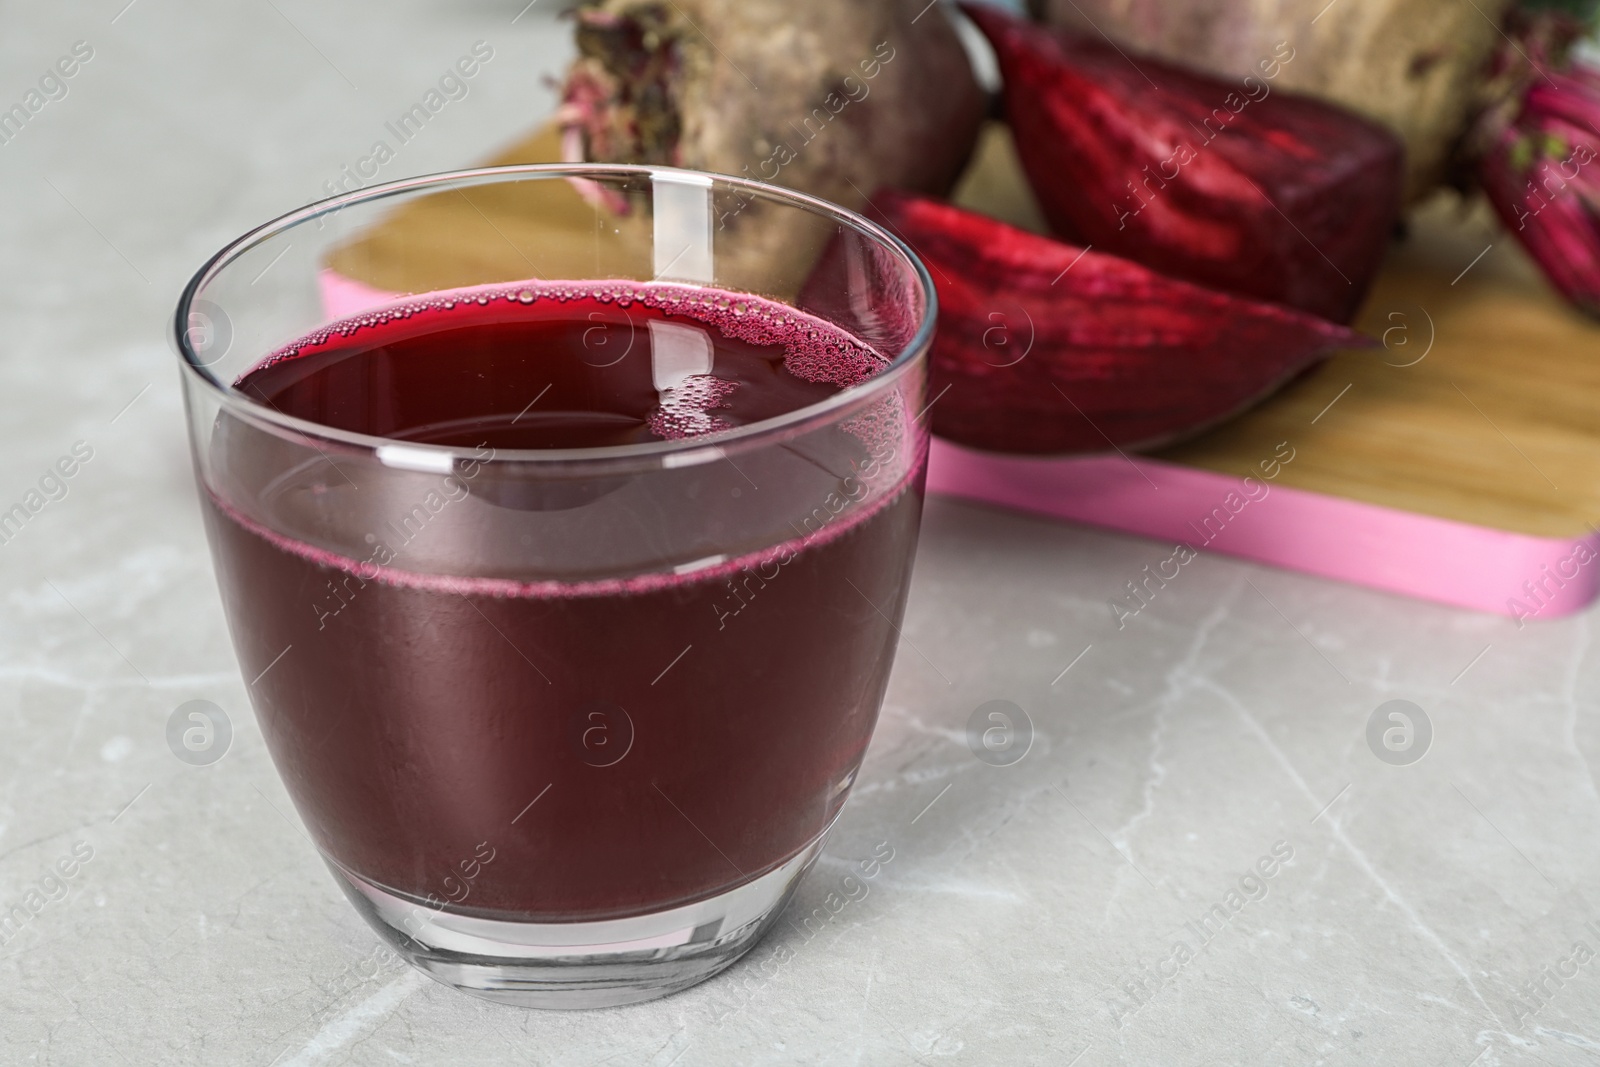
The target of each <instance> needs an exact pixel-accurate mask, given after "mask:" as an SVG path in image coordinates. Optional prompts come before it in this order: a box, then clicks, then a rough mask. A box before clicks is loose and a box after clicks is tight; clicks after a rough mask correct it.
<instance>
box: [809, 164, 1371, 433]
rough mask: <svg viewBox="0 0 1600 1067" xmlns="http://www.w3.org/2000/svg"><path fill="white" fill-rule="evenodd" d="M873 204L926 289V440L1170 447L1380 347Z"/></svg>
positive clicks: (995, 230)
mask: <svg viewBox="0 0 1600 1067" xmlns="http://www.w3.org/2000/svg"><path fill="white" fill-rule="evenodd" d="M873 206H874V208H875V214H876V216H877V218H878V220H879V221H880V222H883V223H884V224H886V225H887V226H889V227H890V228H891V229H892V230H893V231H894V232H895V233H897V234H899V235H900V236H901V237H902V238H903V239H904V240H905V241H906V243H907V244H909V245H910V246H911V247H912V248H913V249H914V250H915V251H916V252H917V254H918V255H920V256H921V257H922V259H923V261H924V262H926V263H927V265H928V270H929V272H930V273H931V274H932V275H933V280H934V285H935V287H936V288H937V289H938V293H939V321H938V333H937V335H936V337H935V340H934V344H933V356H932V383H931V388H932V394H931V395H932V396H933V397H934V398H935V399H934V403H933V407H932V409H931V414H932V418H933V429H934V432H935V433H937V434H939V435H940V436H941V437H945V438H948V439H949V440H952V441H955V442H958V443H960V444H965V445H971V446H973V447H975V448H983V449H989V450H992V451H997V452H1030V453H1067V452H1091V451H1107V450H1109V449H1111V448H1112V447H1119V448H1141V447H1148V446H1154V445H1159V444H1165V443H1167V442H1170V441H1173V440H1175V439H1177V438H1180V437H1183V436H1185V435H1188V434H1191V433H1194V432H1196V431H1198V430H1201V429H1204V428H1205V427H1207V426H1210V425H1212V424H1214V423H1216V422H1218V421H1220V420H1222V419H1225V418H1227V417H1228V416H1229V415H1233V414H1235V413H1237V412H1238V411H1240V410H1242V409H1243V408H1246V407H1248V406H1250V405H1251V404H1252V403H1254V402H1255V401H1257V400H1259V399H1261V398H1262V397H1264V396H1265V395H1267V394H1268V393H1270V392H1272V391H1273V390H1274V389H1275V388H1277V387H1278V386H1279V385H1281V384H1282V383H1283V382H1285V381H1286V380H1288V379H1289V378H1292V377H1294V376H1295V375H1296V374H1298V373H1299V372H1300V371H1302V370H1304V369H1305V368H1306V367H1308V366H1310V365H1311V364H1313V363H1315V362H1317V360H1319V359H1321V358H1322V357H1323V356H1325V355H1326V354H1328V352H1329V351H1330V350H1332V349H1336V348H1354V347H1362V346H1366V345H1368V344H1370V343H1371V342H1370V341H1368V339H1367V338H1365V337H1363V336H1362V335H1361V334H1358V333H1356V332H1355V331H1353V330H1351V329H1349V328H1347V327H1344V326H1339V325H1336V324H1334V323H1331V322H1326V321H1324V320H1322V319H1318V318H1315V317H1314V316H1311V315H1307V314H1305V313H1304V312H1300V311H1295V310H1293V309H1291V308H1285V307H1282V306H1279V305H1276V304H1266V303H1260V302H1257V301H1253V300H1246V299H1242V298H1240V297H1235V296H1230V295H1228V294H1226V293H1219V292H1216V291H1214V290H1210V289H1203V288H1201V287H1200V286H1197V285H1193V284H1190V283H1189V282H1185V281H1180V280H1178V279H1175V278H1167V277H1164V276H1163V275H1161V274H1158V273H1156V272H1155V271H1152V270H1150V269H1148V268H1146V267H1143V266H1140V265H1139V264H1137V263H1133V262H1130V261H1128V260H1125V259H1120V258H1118V257H1116V256H1111V255H1105V254H1103V253H1100V252H1092V251H1085V250H1084V249H1081V248H1077V247H1074V246H1073V245H1068V244H1063V243H1061V242H1059V241H1054V240H1051V239H1050V238H1047V237H1040V236H1037V235H1035V234H1031V233H1028V232H1026V231H1025V230H1019V229H1016V228H1014V227H1012V226H1008V225H1006V224H1005V223H1003V222H999V221H997V220H995V219H991V218H988V217H987V216H984V215H978V214H974V213H972V212H970V211H966V210H963V209H961V208H958V207H954V206H951V205H949V204H946V203H942V202H939V201H935V200H929V199H925V198H922V197H917V196H913V195H910V194H906V193H898V192H894V191H889V190H885V191H882V192H880V193H878V194H876V195H875V196H874V197H873ZM802 300H803V301H804V300H805V294H802ZM822 303H824V304H825V303H826V299H825V297H824V299H823V301H822ZM820 310H825V309H820Z"/></svg>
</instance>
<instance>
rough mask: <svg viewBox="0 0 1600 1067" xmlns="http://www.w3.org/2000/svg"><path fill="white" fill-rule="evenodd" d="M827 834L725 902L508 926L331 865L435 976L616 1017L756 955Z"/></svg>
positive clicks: (383, 931)
mask: <svg viewBox="0 0 1600 1067" xmlns="http://www.w3.org/2000/svg"><path fill="white" fill-rule="evenodd" d="M826 836H827V835H826V833H825V832H824V833H823V834H819V835H817V837H816V838H815V839H814V840H813V841H812V842H811V843H810V844H809V845H807V846H806V847H805V848H803V849H801V850H800V851H799V852H798V853H796V854H795V855H794V856H793V857H791V858H790V859H789V860H788V861H787V862H785V863H784V864H783V865H782V866H780V867H777V868H775V869H773V870H771V871H768V872H767V873H766V874H764V875H762V876H761V877H759V878H756V879H755V880H753V881H750V882H746V883H745V884H744V885H741V886H739V887H737V888H735V889H730V890H728V891H727V892H725V893H721V894H718V895H717V896H714V897H710V898H707V899H705V900H699V901H696V902H694V903H693V904H685V905H683V906H681V907H677V908H671V909H669V910H667V911H661V912H656V913H654V914H651V915H635V916H632V917H629V918H626V919H607V920H603V921H599V922H568V923H531V922H504V921H500V920H497V919H480V918H476V917H474V916H469V915H460V914H457V913H454V912H451V911H448V910H446V911H434V910H433V909H432V908H431V907H428V906H427V905H424V904H419V903H417V902H416V901H413V900H408V899H406V898H404V897H400V896H396V895H395V894H393V893H391V892H389V891H387V890H385V889H381V888H379V887H378V886H375V885H373V884H372V883H370V882H367V881H365V880H363V879H361V878H359V877H357V876H356V875H353V874H351V873H350V872H349V871H347V870H345V869H344V868H342V867H340V866H339V865H338V864H337V863H333V862H331V861H330V862H329V863H328V867H329V869H330V870H332V871H333V876H334V879H335V880H336V881H337V882H338V883H339V885H340V888H342V889H343V890H344V892H345V895H346V896H348V897H349V898H350V901H351V903H353V904H354V905H355V906H356V910H357V911H359V912H360V913H361V914H362V916H363V917H364V918H365V919H366V920H367V922H368V923H370V924H371V925H372V927H373V929H375V930H377V931H378V933H379V934H380V935H381V936H382V937H383V939H384V940H385V941H387V942H388V943H389V944H390V945H391V946H393V948H394V950H395V951H396V952H397V953H399V954H400V956H401V957H402V958H403V959H405V960H406V961H408V962H409V963H410V964H411V965H412V966H414V967H416V968H417V969H418V970H420V971H422V972H423V973H424V974H426V975H428V977H430V978H433V979H435V980H437V981H439V982H443V983H444V984H445V985H447V986H450V987H452V988H454V989H459V990H461V991H462V992H463V993H470V994H472V995H473V996H476V997H483V998H484V999H486V1000H493V1001H497V1002H499V1003H501V1004H512V1005H516V1006H518V1007H525V1008H610V1007H615V1006H617V1005H620V1004H636V1003H638V1002H640V1001H644V1000H654V999H655V998H656V997H664V996H666V995H668V994H669V993H676V992H678V991H679V990H681V989H687V988H689V987H690V986H692V985H694V984H695V983H696V982H702V981H704V980H705V979H707V978H710V977H711V976H712V975H714V974H716V973H717V972H718V971H721V970H722V969H723V968H725V967H727V966H729V965H730V964H732V963H733V962H734V961H735V960H737V959H738V958H739V957H740V956H742V955H744V954H745V953H746V952H748V951H749V950H750V949H751V948H752V947H753V946H754V945H755V943H756V942H757V941H759V940H760V939H761V935H762V934H764V933H766V931H767V928H768V927H770V926H771V925H772V923H773V921H774V920H775V919H776V918H777V917H778V914H779V913H780V912H782V911H783V907H784V905H785V904H787V903H788V901H789V896H790V894H792V893H793V892H794V888H795V886H796V885H798V884H799V882H800V879H801V878H802V877H804V876H805V873H806V871H807V870H809V869H810V867H811V864H812V863H813V862H814V861H815V860H816V858H817V856H818V854H820V853H821V851H822V842H823V839H824V838H825V837H826Z"/></svg>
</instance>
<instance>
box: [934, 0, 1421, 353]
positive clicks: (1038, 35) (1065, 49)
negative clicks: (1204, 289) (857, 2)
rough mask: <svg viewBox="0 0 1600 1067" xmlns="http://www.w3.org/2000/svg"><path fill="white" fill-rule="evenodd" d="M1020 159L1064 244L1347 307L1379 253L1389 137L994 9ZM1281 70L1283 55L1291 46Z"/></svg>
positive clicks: (1393, 200)
mask: <svg viewBox="0 0 1600 1067" xmlns="http://www.w3.org/2000/svg"><path fill="white" fill-rule="evenodd" d="M964 10H965V11H966V12H967V13H968V14H969V15H970V16H971V17H972V19H973V20H974V21H975V22H976V23H977V24H978V26H979V27H980V28H981V29H982V30H983V31H984V33H985V34H986V35H987V36H988V38H989V40H990V42H991V43H992V44H993V45H994V48H995V51H996V53H997V54H998V56H999V60H1000V68H1001V73H1002V76H1003V77H1004V80H1005V94H1004V96H1005V111H1006V118H1007V121H1009V122H1010V123H1011V126H1012V129H1013V131H1014V132H1015V135H1016V143H1017V153H1018V156H1019V157H1020V158H1021V160H1022V165H1023V169H1024V170H1025V171H1026V173H1027V175H1028V180H1029V183H1030V184H1031V185H1032V186H1033V190H1034V192H1035V194H1036V195H1037V196H1038V198H1039V202H1040V206H1041V207H1042V209H1043V211H1044V214H1045V217H1046V218H1047V219H1048V220H1049V222H1050V225H1051V227H1052V228H1053V229H1055V230H1056V232H1058V233H1059V234H1061V235H1062V236H1063V237H1064V238H1067V239H1069V240H1075V241H1078V242H1080V243H1084V244H1088V245H1092V246H1093V247H1094V248H1096V249H1100V250H1103V251H1109V252H1115V253H1116V254H1118V255H1122V256H1127V257H1128V258H1130V259H1135V260H1137V261H1139V262H1140V263H1143V264H1145V265H1146V266H1149V267H1152V268H1154V269H1156V270H1158V271H1161V272H1162V273H1165V274H1170V275H1173V276H1175V277H1180V278H1187V279H1189V280H1191V281H1194V282H1198V283H1200V284H1203V285H1206V286H1211V287H1214V288H1218V289H1224V290H1226V291H1228V292H1232V293H1238V294H1240V295H1244V296H1251V297H1255V298H1257V299H1260V300H1270V301H1274V302H1277V303H1282V304H1288V305H1290V306H1292V307H1297V308H1302V309H1304V310H1306V311H1310V312H1312V313H1313V314H1316V315H1320V316H1322V317H1324V318H1328V319H1332V320H1334V321H1337V322H1349V321H1350V319H1351V318H1352V317H1354V315H1355V313H1356V310H1357V308H1358V307H1359V306H1360V303H1361V300H1362V298H1363V297H1364V296H1365V294H1366V291H1367V287H1368V285H1369V284H1370V282H1371V280H1372V277H1373V275H1374V274H1375V273H1376V272H1377V269H1378V266H1379V264H1380V263H1381V262H1382V259H1383V255H1384V252H1385V250H1386V248H1387V244H1388V240H1389V237H1390V234H1391V231H1392V229H1393V227H1394V223H1395V220H1396V219H1397V217H1398V215H1399V210H1400V204H1401V192H1402V185H1403V181H1404V168H1403V158H1402V156H1403V152H1404V149H1403V147H1402V146H1401V143H1400V141H1399V140H1398V139H1397V138H1396V137H1395V136H1394V135H1393V134H1391V133H1389V132H1388V131H1387V130H1385V129H1383V128H1382V127H1379V126H1377V125H1375V124H1373V123H1371V122H1368V121H1367V120H1365V119H1362V118H1359V117H1357V116H1355V115H1353V114H1351V113H1349V112H1346V111H1344V110H1342V109H1340V108H1337V107H1334V106H1332V105H1329V104H1324V103H1321V102H1319V101H1316V100H1311V99H1309V98H1306V97H1300V96H1294V95H1291V94H1289V93H1286V92H1283V91H1281V90H1277V89H1274V88H1273V86H1272V76H1271V75H1270V74H1269V73H1268V72H1269V71H1271V70H1272V69H1273V66H1272V65H1271V64H1269V65H1268V66H1266V67H1264V68H1263V70H1262V73H1261V74H1260V75H1252V76H1251V77H1249V78H1244V79H1241V80H1239V81H1222V80H1218V79H1215V78H1210V77H1206V76H1203V75H1200V74H1197V73H1194V72H1191V71H1188V70H1185V69H1183V68H1180V67H1175V66H1172V65H1170V64H1167V63H1163V62H1161V61H1159V60H1156V59H1152V58H1150V57H1148V56H1143V55H1131V54H1124V53H1123V52H1120V51H1118V50H1117V48H1115V47H1114V46H1112V45H1111V44H1109V43H1107V42H1106V41H1104V40H1103V39H1100V38H1098V37H1094V38H1091V37H1088V36H1081V35H1078V34H1074V33H1072V32H1070V31H1065V30H1055V29H1048V28H1045V27H1041V26H1038V25H1035V24H1033V23H1030V22H1027V21H1026V20H1023V19H1018V18H1014V17H1012V16H1010V15H1007V14H1005V13H1003V12H1001V11H998V10H996V9H995V8H993V7H986V6H982V5H977V4H969V5H966V6H965V7H964ZM1282 47H1283V48H1284V49H1287V51H1285V52H1284V53H1283V54H1282V55H1280V56H1278V57H1277V59H1276V60H1274V61H1273V62H1275V63H1276V64H1278V65H1279V66H1281V65H1282V64H1283V63H1286V62H1291V61H1292V52H1293V49H1292V47H1291V46H1290V45H1287V44H1285V45H1284V46H1282Z"/></svg>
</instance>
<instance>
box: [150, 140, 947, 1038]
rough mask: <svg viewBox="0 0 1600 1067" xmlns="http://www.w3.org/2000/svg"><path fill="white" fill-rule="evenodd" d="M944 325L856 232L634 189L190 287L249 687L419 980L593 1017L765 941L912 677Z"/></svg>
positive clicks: (787, 198) (512, 196) (298, 237)
mask: <svg viewBox="0 0 1600 1067" xmlns="http://www.w3.org/2000/svg"><path fill="white" fill-rule="evenodd" d="M934 303H935V302H934V293H933V286H932V284H931V282H930V280H929V278H928V275H927V273H926V271H925V270H924V269H923V268H922V266H921V265H920V264H919V263H918V261H917V260H916V258H915V257H914V256H913V255H912V254H911V253H910V251H908V250H907V249H906V247H905V246H904V245H903V244H901V243H900V242H899V241H898V240H896V239H895V238H894V237H893V236H892V235H890V234H889V233H887V232H885V231H884V230H883V229H881V228H879V227H878V226H876V225H874V224H873V223H871V222H869V221H867V220H866V219H863V218H861V217H860V216H858V215H855V214H853V213H851V212H849V211H845V210H843V209H841V208H838V207H835V206H833V205H830V204H828V203H826V202H824V201H821V200H817V199H814V198H812V197H808V196H803V195H800V194H797V193H793V192H788V191H785V190H780V189H777V188H774V187H771V186H766V185H761V184H759V183H755V182H749V181H743V180H738V179H734V178H724V177H712V176H709V175H704V174H697V173H693V172H689V171H682V170H674V169H669V168H652V167H626V166H557V165H551V166H518V167H506V168H493V169H485V170H476V171H464V172H459V173H453V174H443V175H437V176H433V177H428V178H419V179H413V180H407V181H401V182H395V183H391V184H388V185H382V186H375V187H372V188H370V189H363V190H360V191H358V192H355V193H352V194H349V195H345V196H340V197H337V198H334V199H332V200H327V201H324V202H322V203H318V204H314V205H312V206H310V207H307V208H304V209H302V210H300V211H297V212H294V213H292V214H289V215H286V216H284V217H283V218H280V219H278V220H276V221H274V222H271V223H268V224H267V225H265V226H262V227H260V228H259V229H256V230H254V231H252V232H250V233H248V234H246V235H245V236H243V237H241V238H239V239H238V240H237V241H235V242H233V243H232V244H230V245H229V246H228V247H227V248H225V249H223V250H222V251H221V252H220V253H218V254H217V255H216V256H215V257H214V258H213V259H212V260H211V261H210V262H209V263H207V264H206V265H205V267H204V268H203V269H202V270H201V271H200V272H199V273H198V274H197V275H196V276H195V277H194V279H193V280H192V281H191V282H190V283H189V285H188V287H187V288H186V289H185V291H184V293H183V297H182V300H181V301H180V303H179V305H178V310H177V318H176V329H177V340H178V347H179V352H180V355H181V365H182V376H183V383H184V391H185V399H186V404H187V410H188V421H189V432H190V440H191V443H192V447H193V455H194V463H195V469H196V475H197V478H198V481H199V486H200V489H201V494H200V495H201V499H202V503H203V513H204V516H205V521H206V525H207V530H208V533H209V536H210V543H211V550H212V555H213V557H214V559H215V563H216V570H217V578H218V583H219V585H220V587H221V592H222V599H223V603H224V605H225V607H226V611H227V617H228V624H229V628H230V630H231V633H232V637H233V643H234V648H235V650H236V652H237V654H238V657H239V662H240V667H241V670H242V674H243V677H244V679H245V680H246V681H247V683H248V687H249V692H250V697H251V700H252V702H253V704H254V706H255V711H256V716H257V719H258V721H259V722H260V725H261V729H262V733H263V735H264V736H265V738H266V741H267V745H268V747H269V748H270V750H271V752H272V757H273V760H274V762H275V763H276V764H277V767H278V770H279V773H280V774H281V775H282V777H283V781H284V785H285V787H286V788H287V789H288V792H289V794H290V796H291V797H292V798H293V800H294V804H295V806H296V808H297V809H298V810H299V812H300V816H301V818H302V819H303V820H304V822H305V825H306V828H307V830H308V831H309V833H310V835H311V837H312V839H313V840H314V841H315V843H316V845H317V847H318V849H319V850H320V851H321V853H322V856H323V858H324V859H325V860H326V862H327V864H328V867H329V869H330V870H331V871H332V873H333V876H334V879H335V880H336V881H337V882H338V884H339V886H340V888H341V889H343V890H344V892H345V894H346V895H347V896H348V897H349V898H350V900H351V902H352V903H354V904H355V906H356V908H357V909H358V910H359V911H360V912H361V914H362V915H363V916H365V917H366V919H367V921H368V922H370V923H371V924H372V926H373V927H374V928H375V929H376V930H377V931H378V933H379V934H380V935H382V936H383V937H384V938H385V939H386V940H387V941H388V942H389V943H390V944H391V945H392V946H393V947H394V949H395V950H396V951H397V952H399V953H400V954H402V955H403V956H404V957H405V958H406V959H408V960H409V961H410V962H411V963H412V964H414V965H415V966H417V967H418V968H420V969H421V970H423V971H424V972H426V973H427V974H429V975H430V976H432V977H434V978H436V979H438V980H439V981H441V982H444V983H446V984H448V985H451V986H454V987H456V988H458V989H462V990H464V991H466V992H470V993H474V994H477V995H480V996H484V997H488V998H490V999H494V1000H499V1001H504V1002H508V1003H513V1004H522V1005H534V1006H541V1007H597V1006H605V1005H615V1004H625V1003H630V1002H634V1001H640V1000H646V999H649V998H651V997H656V996H661V995H664V994H667V993H671V992H673V991H675V990H679V989H683V988H685V987H687V986H689V985H692V984H693V983H695V982H698V981H700V980H702V979H704V978H706V977H709V976H710V975H712V974H715V973H716V972H717V971H719V970H721V969H722V968H724V967H727V966H728V965H729V964H730V963H732V962H733V961H734V960H735V959H737V958H738V957H739V956H740V955H741V954H742V953H743V952H745V951H747V950H748V949H749V948H750V947H751V946H752V945H753V944H754V943H755V941H756V940H757V939H758V938H760V936H761V935H762V933H763V931H765V929H766V928H767V927H768V926H769V925H770V924H771V923H772V922H773V920H774V919H775V918H776V916H777V915H778V913H779V912H780V911H781V909H782V908H783V906H784V903H785V901H786V900H787V899H788V897H789V895H790V894H791V893H792V892H793V891H794V888H795V885H796V883H797V882H798V880H799V879H800V878H801V877H802V876H803V875H804V873H805V871H806V870H807V868H808V867H809V866H810V864H811V863H812V862H813V861H814V860H815V859H816V857H817V855H818V853H819V852H820V850H821V848H822V844H823V839H824V838H825V836H826V834H827V832H828V828H829V826H830V825H831V824H832V823H833V821H834V819H835V818H836V817H837V816H838V814H839V811H840V808H841V806H842V805H843V804H844V801H845V797H846V795H847V794H848V793H849V790H850V786H851V783H852V782H853V781H854V779H855V776H856V772H857V770H858V768H859V767H860V765H861V759H862V755H863V753H864V752H865V750H866V747H867V742H868V740H869V739H870V737H871V734H872V728H873V724H874V722H875V721H876V719H877V715H878V708H879V704H880V702H881V700H882V698H883V693H884V688H885V685H886V684H887V681H888V676H889V669H890V666H891V664H892V663H893V660H894V653H895V648H896V643H897V640H898V626H899V620H900V618H901V614H902V610H903V607H904V604H905V597H906V590H907V585H908V581H909V578H910V573H911V561H912V556H913V553H914V550H915V547H916V541H917V524H918V520H919V517H920V513H921V506H922V483H923V470H924V464H925V460H926V454H927V429H926V426H925V423H924V420H923V406H924V403H925V397H924V393H925V386H926V378H927V361H926V355H927V351H928V346H929V342H930V340H931V337H932V330H933V319H934V310H935V307H934Z"/></svg>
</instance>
